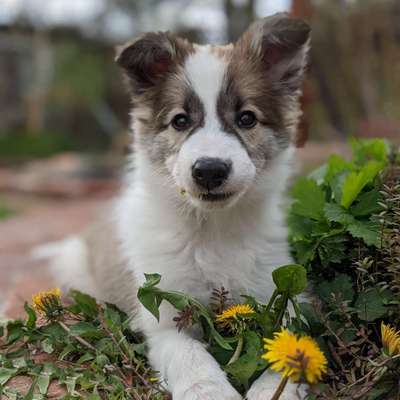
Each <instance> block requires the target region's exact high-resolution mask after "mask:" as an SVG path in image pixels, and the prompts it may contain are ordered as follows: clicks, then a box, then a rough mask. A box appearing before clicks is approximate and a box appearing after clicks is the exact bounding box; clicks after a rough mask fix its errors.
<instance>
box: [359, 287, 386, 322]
mask: <svg viewBox="0 0 400 400" xmlns="http://www.w3.org/2000/svg"><path fill="white" fill-rule="evenodd" d="M354 308H355V309H356V311H357V314H358V317H359V318H360V319H361V320H363V321H368V322H371V321H375V320H376V319H378V318H382V317H384V316H385V315H386V314H387V312H388V309H387V308H386V307H385V299H384V297H383V296H382V295H381V293H380V292H379V290H378V289H377V288H373V289H371V290H369V291H368V292H362V293H360V294H359V296H358V298H357V300H356V302H355V304H354Z"/></svg>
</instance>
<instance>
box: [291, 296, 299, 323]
mask: <svg viewBox="0 0 400 400" xmlns="http://www.w3.org/2000/svg"><path fill="white" fill-rule="evenodd" d="M289 300H290V302H291V303H292V305H293V309H294V312H295V314H296V318H297V319H298V320H299V321H301V313H300V307H299V305H298V304H297V301H295V300H293V298H292V297H289Z"/></svg>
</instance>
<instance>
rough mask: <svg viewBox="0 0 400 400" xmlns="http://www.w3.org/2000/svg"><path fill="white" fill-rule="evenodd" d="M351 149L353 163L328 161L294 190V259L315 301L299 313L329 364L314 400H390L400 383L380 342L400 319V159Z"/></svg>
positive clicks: (358, 144)
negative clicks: (386, 325)
mask: <svg viewBox="0 0 400 400" xmlns="http://www.w3.org/2000/svg"><path fill="white" fill-rule="evenodd" d="M351 144H352V147H353V158H352V160H351V161H346V160H344V159H343V158H341V157H338V156H331V157H330V158H329V160H328V162H327V163H326V164H325V165H323V166H322V167H320V168H319V169H317V170H316V171H314V172H312V173H311V174H310V175H309V177H307V178H301V179H299V181H298V182H297V183H296V184H295V186H294V188H293V199H294V201H293V205H292V207H291V210H290V215H289V225H290V231H291V238H290V239H291V243H292V248H293V253H294V256H295V258H296V259H297V261H298V262H300V263H302V264H303V265H305V266H306V267H307V270H308V272H309V277H310V280H311V282H312V284H313V287H314V292H315V294H316V297H317V298H316V299H315V302H314V304H313V305H309V304H303V305H301V309H302V313H303V315H305V317H306V319H307V321H308V325H309V328H310V332H311V334H312V335H314V336H317V337H320V338H321V339H320V344H321V346H323V348H325V349H326V353H327V354H328V356H329V358H330V369H329V373H328V375H327V377H326V379H325V385H324V386H322V388H323V389H322V390H321V391H320V392H318V391H316V392H315V394H314V397H312V398H315V399H341V400H342V399H343V400H345V399H358V398H360V399H361V398H362V399H365V400H373V399H374V400H375V399H382V400H383V399H385V400H387V399H390V398H394V397H391V396H395V395H398V379H399V377H400V368H399V367H400V365H399V363H398V362H397V361H393V360H384V361H382V354H381V338H380V325H381V322H382V321H384V322H390V323H396V324H397V323H398V322H399V318H400V313H399V304H400V296H399V276H400V275H399V270H400V264H399V260H400V258H399V254H400V253H399V245H398V243H399V234H398V232H399V229H398V228H399V198H400V197H399V182H400V173H399V171H400V170H399V158H398V154H397V152H396V151H394V149H391V148H390V146H389V145H388V144H387V143H386V142H384V141H382V140H367V141H356V140H353V141H352V142H351ZM378 366H380V367H378Z"/></svg>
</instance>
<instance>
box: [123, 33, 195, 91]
mask: <svg viewBox="0 0 400 400" xmlns="http://www.w3.org/2000/svg"><path fill="white" fill-rule="evenodd" d="M188 52H189V44H188V43H187V42H186V41H184V40H183V39H180V38H177V37H175V36H173V35H171V34H170V33H169V32H157V33H152V32H149V33H145V34H143V35H142V36H140V37H138V38H137V39H136V40H134V41H133V42H132V43H130V44H128V45H125V46H123V47H120V48H119V49H118V48H117V56H116V59H115V60H116V62H117V64H118V65H119V66H120V67H122V68H123V69H124V71H125V74H126V75H127V77H128V78H129V82H130V84H131V87H132V88H133V90H134V92H135V93H143V92H145V91H146V90H147V89H149V88H151V87H152V86H155V85H157V84H158V83H160V82H162V81H163V80H164V79H165V78H166V75H167V74H169V73H171V72H173V71H174V69H175V67H176V66H177V65H178V64H182V63H183V61H184V59H185V57H186V56H187V54H188Z"/></svg>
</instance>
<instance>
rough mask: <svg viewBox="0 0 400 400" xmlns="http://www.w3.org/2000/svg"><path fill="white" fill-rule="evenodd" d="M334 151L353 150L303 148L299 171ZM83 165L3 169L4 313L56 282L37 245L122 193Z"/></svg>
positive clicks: (0, 278)
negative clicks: (86, 175)
mask: <svg viewBox="0 0 400 400" xmlns="http://www.w3.org/2000/svg"><path fill="white" fill-rule="evenodd" d="M333 152H335V153H340V154H348V153H349V150H348V148H347V147H346V146H345V145H343V144H341V143H323V144H319V143H309V144H307V145H306V147H305V148H304V149H299V170H309V169H310V168H311V167H313V166H316V165H318V164H319V163H321V162H322V161H324V160H325V159H326V158H327V156H328V155H329V154H331V153H333ZM74 163H75V164H74ZM77 164H79V163H77V162H76V160H75V161H73V160H72V159H70V160H68V158H66V157H64V158H62V157H57V158H56V159H55V160H46V161H42V162H41V163H40V164H39V166H40V167H39V168H37V171H41V172H37V174H36V176H35V175H32V168H30V167H29V166H26V167H24V168H23V169H19V170H18V171H15V170H14V169H10V168H0V199H2V201H4V202H5V203H6V204H8V205H9V206H11V207H12V208H13V209H14V210H15V211H16V213H15V215H14V216H11V217H9V218H8V219H6V220H4V221H3V222H0V316H1V314H2V315H3V316H5V317H8V318H16V317H20V316H23V315H24V312H23V304H24V301H25V300H28V301H30V298H31V296H32V294H34V293H36V292H38V291H40V290H44V289H47V288H51V287H53V286H54V285H55V282H54V281H53V279H52V277H51V276H50V273H49V271H48V266H47V265H46V263H44V262H43V261H35V260H34V259H33V258H32V254H31V253H32V250H33V249H34V248H35V247H36V246H38V245H41V244H45V243H48V242H52V241H56V240H60V239H62V238H64V237H66V236H68V235H73V234H76V233H79V231H81V230H82V229H83V228H85V227H86V226H87V225H88V224H90V223H91V221H93V220H94V219H95V218H96V215H98V213H99V212H101V210H102V208H103V206H105V205H106V204H107V203H108V202H110V201H111V199H112V198H113V197H114V196H115V195H116V193H117V192H118V182H116V181H115V180H114V181H111V182H110V180H109V179H107V180H103V181H102V180H96V181H93V179H89V180H88V179H85V180H81V179H78V178H76V176H77V175H79V174H74V173H72V172H71V171H73V170H74V168H76V167H77ZM66 165H67V167H66ZM74 165H75V167H74ZM36 166H37V164H36ZM29 174H30V176H31V179H30V180H27V176H28V175H29ZM71 177H73V178H71ZM29 182H31V184H30V183H29ZM32 182H34V184H32Z"/></svg>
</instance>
